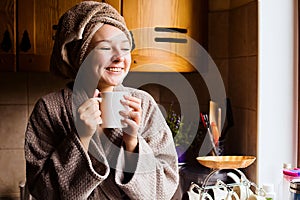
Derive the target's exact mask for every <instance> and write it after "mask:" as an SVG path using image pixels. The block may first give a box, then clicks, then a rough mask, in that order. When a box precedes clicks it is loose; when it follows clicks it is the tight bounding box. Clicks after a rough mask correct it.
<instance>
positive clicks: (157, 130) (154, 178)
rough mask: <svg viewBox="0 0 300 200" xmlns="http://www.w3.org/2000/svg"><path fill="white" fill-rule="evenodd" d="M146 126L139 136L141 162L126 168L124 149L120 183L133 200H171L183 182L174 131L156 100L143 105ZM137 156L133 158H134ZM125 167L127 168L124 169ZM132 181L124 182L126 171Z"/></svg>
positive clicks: (145, 101)
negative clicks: (180, 176) (129, 173)
mask: <svg viewBox="0 0 300 200" xmlns="http://www.w3.org/2000/svg"><path fill="white" fill-rule="evenodd" d="M142 108H143V115H142V123H141V124H142V126H141V127H140V130H139V135H138V144H139V145H138V151H137V152H138V153H135V155H136V158H137V159H136V160H137V163H136V165H135V164H133V166H134V167H131V168H125V169H124V166H125V165H124V163H122V162H124V159H122V157H124V156H125V154H126V153H125V150H124V149H123V148H122V149H121V152H120V155H119V156H120V158H119V159H118V164H117V170H116V177H115V179H116V183H117V185H118V186H119V187H120V188H121V189H122V190H123V191H124V192H125V193H126V195H127V196H129V197H130V199H171V198H172V196H173V195H174V193H175V191H176V189H177V187H178V182H179V175H178V165H177V162H178V161H177V154H176V150H175V146H174V142H173V138H172V134H171V131H170V129H169V127H168V125H167V124H166V121H165V119H164V117H163V115H162V114H161V112H160V110H159V108H158V106H157V104H156V103H155V101H154V99H153V98H152V97H147V98H146V99H144V102H143V104H142ZM132 156H133V155H132ZM122 167H123V168H122ZM132 169H134V171H133V175H132V177H131V180H129V181H128V182H125V183H124V182H122V180H123V179H124V171H125V172H126V171H127V172H132V171H131V170H132Z"/></svg>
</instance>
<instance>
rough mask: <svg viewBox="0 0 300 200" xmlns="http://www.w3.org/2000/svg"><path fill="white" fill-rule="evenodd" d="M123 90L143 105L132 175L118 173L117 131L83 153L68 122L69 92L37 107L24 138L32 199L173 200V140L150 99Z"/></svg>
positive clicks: (120, 154) (44, 100)
mask: <svg viewBox="0 0 300 200" xmlns="http://www.w3.org/2000/svg"><path fill="white" fill-rule="evenodd" d="M123 90H127V91H129V92H130V93H131V95H132V96H136V97H138V98H140V99H141V100H142V110H143V113H142V120H141V124H142V125H141V127H140V128H139V132H138V147H137V152H138V154H137V155H138V156H137V159H136V160H135V161H134V162H133V163H131V169H133V173H126V172H124V171H122V169H124V160H126V159H124V158H125V157H126V156H125V154H126V151H125V150H124V148H123V146H122V131H121V129H107V130H105V134H101V135H100V134H97V133H96V134H95V135H94V137H93V139H92V141H91V143H90V147H89V153H85V151H84V149H83V147H82V145H81V143H80V140H79V138H78V134H77V131H76V128H75V125H74V121H73V117H72V100H71V99H72V90H71V89H69V88H65V89H63V90H61V91H59V92H55V93H51V94H49V95H46V96H44V97H43V98H41V99H40V100H39V101H38V102H37V103H36V105H35V108H34V110H33V112H32V114H31V116H30V119H29V122H28V126H27V130H26V136H25V158H26V177H27V183H28V186H29V190H30V192H31V194H32V195H33V196H34V197H35V198H36V199H72V200H75V199H101V200H102V199H147V200H148V199H171V197H172V196H173V194H174V192H175V190H176V188H177V186H178V179H179V178H178V168H177V155H176V151H175V148H174V143H173V139H172V134H171V132H170V130H169V128H168V126H167V124H166V122H165V120H164V118H163V116H162V114H161V112H160V110H159V108H158V106H157V105H156V103H155V101H154V100H153V98H152V97H151V96H150V95H149V94H147V93H146V92H143V91H141V90H136V89H131V88H127V87H123ZM126 170H128V169H126Z"/></svg>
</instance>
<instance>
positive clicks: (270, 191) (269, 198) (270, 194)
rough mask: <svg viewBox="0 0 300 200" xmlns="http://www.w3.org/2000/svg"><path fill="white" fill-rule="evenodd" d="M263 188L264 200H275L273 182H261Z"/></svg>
mask: <svg viewBox="0 0 300 200" xmlns="http://www.w3.org/2000/svg"><path fill="white" fill-rule="evenodd" d="M263 189H264V191H265V193H266V195H265V198H266V200H276V193H275V191H274V185H273V184H263Z"/></svg>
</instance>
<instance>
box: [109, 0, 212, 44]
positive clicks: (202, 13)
mask: <svg viewBox="0 0 300 200" xmlns="http://www.w3.org/2000/svg"><path fill="white" fill-rule="evenodd" d="M112 1H116V0H112ZM207 4H208V3H207V0H129V1H128V0H121V5H122V11H121V12H122V15H123V16H124V18H125V20H126V23H127V26H128V28H129V29H137V28H145V27H170V28H181V29H186V30H187V35H189V36H191V37H192V38H193V39H195V40H196V41H198V42H201V43H204V42H205V41H204V40H206V38H205V37H206V36H205V34H206V33H205V32H207V18H208V17H207V12H208V10H207V9H208V5H207Z"/></svg>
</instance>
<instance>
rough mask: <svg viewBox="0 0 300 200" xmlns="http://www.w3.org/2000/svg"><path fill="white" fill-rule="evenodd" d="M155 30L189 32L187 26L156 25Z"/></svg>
mask: <svg viewBox="0 0 300 200" xmlns="http://www.w3.org/2000/svg"><path fill="white" fill-rule="evenodd" d="M154 31H155V32H175V33H187V32H188V31H187V29H186V28H175V27H155V28H154Z"/></svg>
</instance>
